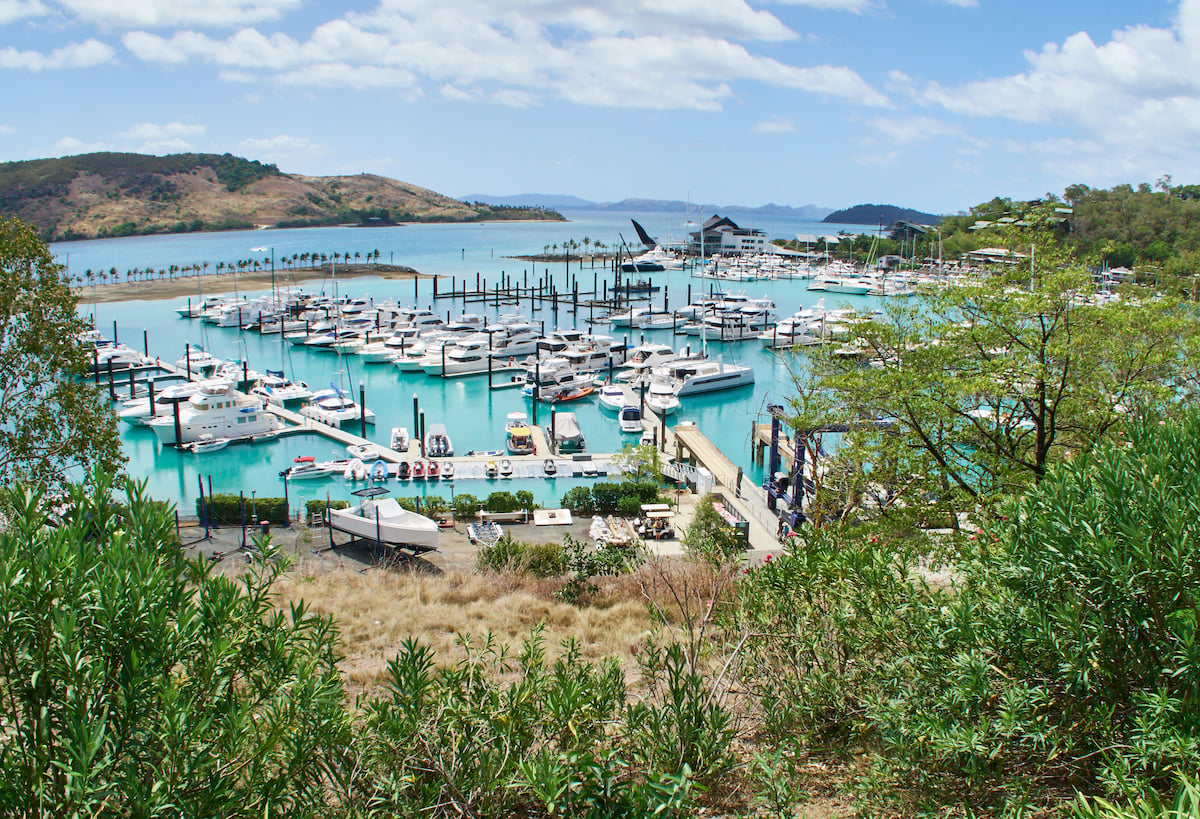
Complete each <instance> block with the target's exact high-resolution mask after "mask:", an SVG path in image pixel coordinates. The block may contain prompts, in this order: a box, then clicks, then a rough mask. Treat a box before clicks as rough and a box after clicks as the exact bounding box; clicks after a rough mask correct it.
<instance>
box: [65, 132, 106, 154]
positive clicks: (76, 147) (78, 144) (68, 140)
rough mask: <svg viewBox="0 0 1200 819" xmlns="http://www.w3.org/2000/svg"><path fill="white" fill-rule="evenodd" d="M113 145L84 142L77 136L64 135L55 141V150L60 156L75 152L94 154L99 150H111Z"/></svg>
mask: <svg viewBox="0 0 1200 819" xmlns="http://www.w3.org/2000/svg"><path fill="white" fill-rule="evenodd" d="M111 150H112V147H111V146H110V145H108V144H107V143H105V142H84V141H83V140H82V139H76V138H75V137H63V138H62V139H60V140H59V141H58V142H56V143H54V152H55V153H56V154H58V155H59V156H71V155H73V154H92V153H96V152H97V151H111Z"/></svg>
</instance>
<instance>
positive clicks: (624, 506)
mask: <svg viewBox="0 0 1200 819" xmlns="http://www.w3.org/2000/svg"><path fill="white" fill-rule="evenodd" d="M640 511H642V499H641V498H639V497H637V496H636V495H622V496H621V499H620V500H618V501H617V514H618V515H620V516H621V517H623V518H632V517H635V516H636V515H637V514H638V513H639V512H640Z"/></svg>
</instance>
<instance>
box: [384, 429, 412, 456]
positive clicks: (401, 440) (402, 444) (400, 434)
mask: <svg viewBox="0 0 1200 819" xmlns="http://www.w3.org/2000/svg"><path fill="white" fill-rule="evenodd" d="M388 446H389V448H390V449H394V450H395V451H396V452H407V451H408V427H392V437H391V439H390V441H389V444H388Z"/></svg>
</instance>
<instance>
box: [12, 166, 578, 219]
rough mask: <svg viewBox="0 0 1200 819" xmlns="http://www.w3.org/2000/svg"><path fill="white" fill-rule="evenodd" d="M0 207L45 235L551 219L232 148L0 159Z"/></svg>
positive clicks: (540, 212)
mask: <svg viewBox="0 0 1200 819" xmlns="http://www.w3.org/2000/svg"><path fill="white" fill-rule="evenodd" d="M0 216H2V217H16V218H18V219H20V220H22V221H23V222H26V223H27V224H30V225H33V226H35V227H36V228H37V229H38V230H39V231H40V232H41V234H42V235H43V236H44V237H45V238H47V239H51V240H57V239H90V238H98V237H105V236H132V235H138V234H148V233H182V232H188V231H204V230H228V229H238V228H250V227H300V226H310V225H331V224H342V223H347V222H350V223H360V224H364V225H379V224H393V223H397V222H474V221H485V220H492V219H550V220H556V221H560V220H562V216H560V215H559V214H558V213H556V212H554V211H551V210H545V209H541V208H525V207H504V206H495V205H484V204H479V203H473V204H467V203H464V202H460V201H458V200H456V199H452V198H450V197H448V196H443V195H442V194H440V193H437V192H435V191H431V190H428V189H426V188H421V187H418V186H416V185H410V184H408V183H406V182H400V181H398V180H395V179H388V178H387V177H383V176H375V175H373V174H358V175H355V176H301V175H298V174H288V173H283V172H282V171H280V170H279V169H278V168H277V167H275V166H274V165H268V164H263V163H261V162H256V161H253V160H248V159H243V158H241V157H237V156H233V155H232V154H173V155H169V156H146V155H143V154H126V153H95V154H81V155H79V156H69V157H62V158H59V159H34V160H29V161H25V162H6V163H0Z"/></svg>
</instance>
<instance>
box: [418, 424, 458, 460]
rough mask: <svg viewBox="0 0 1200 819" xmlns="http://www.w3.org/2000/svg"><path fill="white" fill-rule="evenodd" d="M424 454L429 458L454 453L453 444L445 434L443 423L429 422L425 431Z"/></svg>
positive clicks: (443, 456)
mask: <svg viewBox="0 0 1200 819" xmlns="http://www.w3.org/2000/svg"><path fill="white" fill-rule="evenodd" d="M425 455H426V457H429V458H450V457H452V456H453V455H454V444H452V443H451V442H450V436H449V435H447V434H446V425H445V424H430V425H429V431H428V432H426V433H425Z"/></svg>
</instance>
